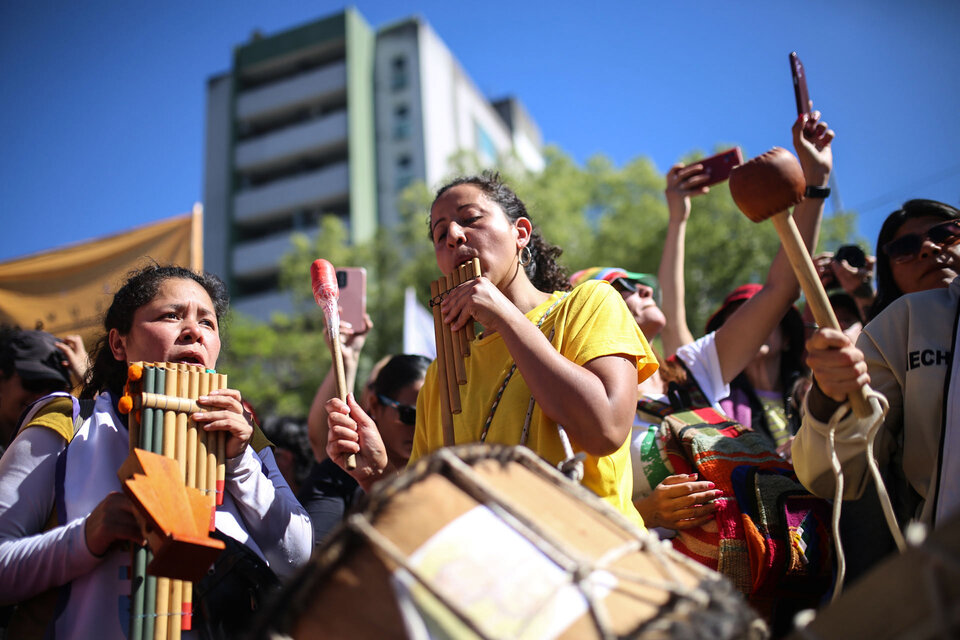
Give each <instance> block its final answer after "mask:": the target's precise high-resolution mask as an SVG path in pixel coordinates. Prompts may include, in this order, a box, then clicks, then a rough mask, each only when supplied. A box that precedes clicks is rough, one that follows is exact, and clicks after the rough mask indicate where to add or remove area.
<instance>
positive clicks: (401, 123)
mask: <svg viewBox="0 0 960 640" xmlns="http://www.w3.org/2000/svg"><path fill="white" fill-rule="evenodd" d="M409 137H410V108H409V107H407V105H405V104H398V105H397V106H395V107H394V108H393V139H394V140H406V139H407V138H409Z"/></svg>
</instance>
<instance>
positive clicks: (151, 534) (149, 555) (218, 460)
mask: <svg viewBox="0 0 960 640" xmlns="http://www.w3.org/2000/svg"><path fill="white" fill-rule="evenodd" d="M226 387H227V376H226V375H224V374H221V373H216V372H215V371H210V370H207V369H204V368H203V367H202V366H200V365H190V364H182V363H169V362H158V363H142V362H140V363H134V364H131V365H130V367H129V369H128V376H127V385H126V388H125V393H124V396H123V397H122V398H121V399H120V402H119V409H120V411H121V412H123V413H127V414H129V418H128V426H129V432H130V451H131V453H130V456H129V457H128V458H127V461H126V462H125V463H124V465H123V466H122V467H121V469H120V471H119V472H118V475H119V476H120V480H121V483H122V484H123V486H124V491H125V492H126V493H127V495H129V496H130V497H131V499H132V500H133V501H134V503H135V504H137V506H138V507H139V513H138V520H140V522H141V526H142V528H143V529H144V531H145V535H146V538H147V541H148V546H147V547H141V548H139V549H136V550H135V551H134V554H133V565H132V567H131V580H130V584H131V587H130V603H131V604H130V636H129V637H130V638H131V640H168V639H169V640H176V639H177V638H180V634H181V631H186V630H189V629H191V628H192V614H193V582H195V581H197V580H199V579H200V578H201V577H203V575H204V574H205V573H206V571H207V569H208V568H209V566H210V564H211V563H212V562H213V561H214V560H215V559H216V557H217V555H219V553H220V551H221V550H222V549H223V548H224V544H223V543H222V542H221V541H219V540H217V539H215V538H211V537H210V535H209V534H210V532H211V531H213V529H214V513H215V510H216V506H217V505H218V504H222V503H223V487H224V481H225V479H226V467H225V460H226V434H225V433H224V432H222V431H216V432H209V433H208V432H206V431H204V430H203V429H202V428H200V427H198V425H197V424H196V423H195V422H194V421H193V420H191V419H190V415H191V414H193V413H197V412H199V411H202V410H203V409H201V408H200V406H199V405H198V404H197V399H198V398H199V397H200V396H204V395H207V394H208V393H210V392H211V391H215V390H217V389H224V388H226Z"/></svg>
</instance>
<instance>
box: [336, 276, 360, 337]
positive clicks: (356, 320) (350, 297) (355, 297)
mask: <svg viewBox="0 0 960 640" xmlns="http://www.w3.org/2000/svg"><path fill="white" fill-rule="evenodd" d="M337 286H338V287H339V288H340V320H341V322H343V321H345V322H349V323H350V325H351V326H352V327H353V328H354V329H355V330H360V329H361V328H362V327H363V316H364V315H365V314H366V312H367V270H366V269H364V268H363V267H344V268H342V269H337Z"/></svg>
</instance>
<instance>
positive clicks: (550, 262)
mask: <svg viewBox="0 0 960 640" xmlns="http://www.w3.org/2000/svg"><path fill="white" fill-rule="evenodd" d="M461 184H471V185H473V186H475V187H477V188H479V189H480V190H481V191H482V192H483V193H484V194H485V195H486V196H487V197H488V198H490V199H491V200H492V201H494V202H496V203H497V205H498V206H499V207H500V208H501V209H502V210H503V213H504V214H505V215H506V216H507V220H510V221H511V222H516V221H517V220H519V219H520V218H526V219H527V220H530V223H531V224H533V219H532V218H531V217H530V214H529V213H527V207H526V205H524V204H523V201H522V200H521V199H520V198H519V197H518V196H517V194H516V193H514V191H513V189H511V188H510V187H508V186H507V184H506V183H505V182H503V179H502V178H501V177H500V174H499V173H498V172H495V171H484V172H483V173H481V174H480V175H478V176H463V177H460V178H457V179H455V180H453V181H452V182H449V183H447V184H445V185H444V186H442V187H441V188H440V190H439V191H437V195H436V197H435V198H434V199H433V201H434V202H436V201H437V200H438V199H439V198H440V196H442V195H443V194H444V193H446V192H447V191H448V190H450V189H452V188H453V187H456V186H459V185H461ZM527 247H528V248H529V249H530V261H529V262H528V263H527V264H526V265H525V266H524V271H525V272H526V274H527V277H528V278H529V279H530V282H531V283H533V286H535V287H536V288H537V289H539V290H541V291H546V292H548V293H552V292H553V291H569V290H570V280H569V278H568V276H567V273H566V270H565V269H564V268H563V267H562V266H560V263H559V262H557V259H558V258H559V257H560V254H562V253H563V249H561V248H560V247H558V246H556V245H552V244H550V243H549V242H547V241H546V240H544V239H543V236H542V235H541V234H540V231H539V229H537V228H536V227H535V226H534V229H533V233H532V235H531V237H530V242H529V243H527ZM524 253H526V249H525V250H524Z"/></svg>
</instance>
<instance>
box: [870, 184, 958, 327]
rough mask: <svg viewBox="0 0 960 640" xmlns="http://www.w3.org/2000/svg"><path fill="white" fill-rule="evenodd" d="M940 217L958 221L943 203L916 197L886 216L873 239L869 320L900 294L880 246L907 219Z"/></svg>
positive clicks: (952, 209)
mask: <svg viewBox="0 0 960 640" xmlns="http://www.w3.org/2000/svg"><path fill="white" fill-rule="evenodd" d="M927 217H930V218H940V219H942V220H954V219H956V218H960V210H957V209H956V208H954V207H951V206H950V205H948V204H944V203H943V202H937V201H936V200H924V199H922V198H917V199H915V200H907V201H906V202H904V203H903V206H901V207H900V208H899V209H897V210H896V211H894V212H893V213H891V214H890V215H888V216H887V219H886V220H884V221H883V226H882V227H880V235H879V236H878V237H877V252H876V254H875V255H876V256H877V298H876V300H874V301H873V306H872V307H870V318H869V319H871V320H872V319H873V318H875V317H876V316H877V314H878V313H880V312H881V311H883V310H884V309H886V308H887V306H889V305H890V303H891V302H893V301H894V300H896V299H897V298H899V297H900V296H902V295H903V291H901V290H900V287H898V286H897V283H896V281H895V280H894V279H893V270H892V269H891V268H890V258H888V257H887V254H886V252H885V251H884V250H883V247H884V245H886V244H887V243H888V242H890V241H891V240H893V236H895V235H897V231H899V230H900V227H902V226H903V225H904V223H905V222H906V221H907V220H912V219H914V218H927Z"/></svg>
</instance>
